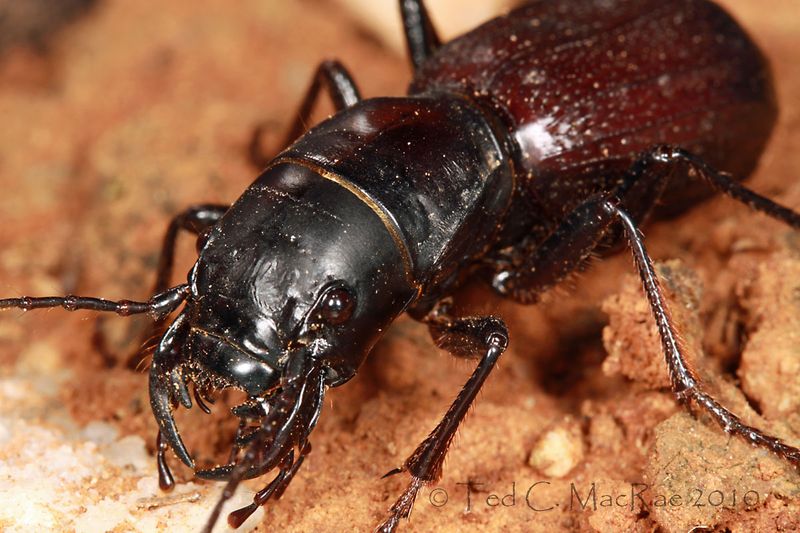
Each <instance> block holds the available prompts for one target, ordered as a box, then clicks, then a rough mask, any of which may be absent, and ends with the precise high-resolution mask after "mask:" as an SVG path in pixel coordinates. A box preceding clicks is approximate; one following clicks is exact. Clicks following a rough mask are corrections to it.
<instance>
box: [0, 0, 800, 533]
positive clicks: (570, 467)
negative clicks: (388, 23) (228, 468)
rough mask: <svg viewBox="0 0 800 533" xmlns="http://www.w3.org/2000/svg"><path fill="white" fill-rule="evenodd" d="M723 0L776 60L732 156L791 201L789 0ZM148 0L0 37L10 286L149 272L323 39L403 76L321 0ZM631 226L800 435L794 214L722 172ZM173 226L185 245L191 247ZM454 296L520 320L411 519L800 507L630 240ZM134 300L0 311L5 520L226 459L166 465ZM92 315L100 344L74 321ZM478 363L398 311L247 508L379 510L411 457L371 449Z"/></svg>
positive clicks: (86, 507)
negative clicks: (675, 204) (752, 202)
mask: <svg viewBox="0 0 800 533" xmlns="http://www.w3.org/2000/svg"><path fill="white" fill-rule="evenodd" d="M722 3H723V4H724V5H725V6H727V7H728V8H729V9H730V10H731V11H732V12H733V13H734V14H735V15H736V16H737V18H738V19H739V20H740V21H742V23H743V25H744V26H745V27H746V28H747V29H748V30H749V31H750V32H751V33H752V35H753V36H754V37H755V38H756V40H757V41H758V42H759V43H760V44H761V45H762V46H763V48H764V50H765V52H766V54H767V56H768V57H770V59H771V60H772V64H773V69H774V73H775V79H776V83H777V89H778V96H779V100H780V102H781V116H780V121H779V124H778V127H777V130H776V132H775V135H774V137H773V139H772V140H771V142H770V145H769V148H768V150H767V152H766V154H765V155H764V158H763V160H762V164H761V166H760V168H759V170H758V172H757V173H756V175H755V176H754V177H753V178H752V179H751V181H750V182H749V183H750V184H751V185H752V186H753V187H754V188H755V189H756V190H758V191H761V192H764V193H766V194H768V195H770V196H771V197H773V198H776V199H779V200H780V201H781V202H783V203H785V204H786V205H789V206H795V207H797V206H800V184H798V183H797V181H796V180H795V179H794V177H795V176H796V175H797V173H798V169H800V156H798V154H800V105H798V102H800V100H798V94H800V71H798V69H797V68H796V66H797V64H800V47H798V42H800V41H799V40H798V39H799V38H798V35H800V17H798V14H797V9H796V5H795V3H794V0H758V1H756V0H726V1H724V2H722ZM154 6H155V4H151V3H148V2H121V1H116V2H115V1H107V2H102V3H100V4H99V5H97V6H95V7H94V8H93V9H92V10H91V11H90V12H89V13H88V14H87V15H86V16H84V17H83V18H82V19H80V20H79V21H77V22H75V23H74V24H72V25H71V26H69V27H68V28H66V29H64V30H62V31H61V32H59V33H58V34H57V35H56V36H55V37H54V38H53V40H51V41H50V42H49V46H48V47H47V48H46V52H43V53H40V52H37V51H35V50H31V49H29V48H26V47H16V48H11V49H9V50H7V51H6V52H5V55H4V56H3V58H2V60H0V116H2V117H3V119H2V123H3V127H2V128H0V190H2V191H3V194H0V214H2V215H1V216H2V224H1V225H0V294H2V295H3V296H5V295H8V296H12V295H21V294H31V295H44V294H62V293H68V292H74V293H81V294H91V295H98V296H104V297H108V298H123V297H127V298H145V297H146V296H147V294H148V288H149V286H150V285H151V283H152V280H153V269H154V266H155V263H156V260H157V252H158V249H159V246H160V241H161V235H162V232H163V229H164V228H165V227H166V223H167V221H168V220H169V218H170V216H171V215H172V214H174V213H176V212H178V211H179V210H180V209H181V208H183V207H184V206H188V205H190V204H192V203H199V202H230V201H232V200H234V199H235V198H236V197H237V196H238V194H239V193H240V192H241V191H242V190H243V189H244V188H245V187H246V185H247V184H248V182H249V181H250V180H251V179H252V178H253V177H254V176H255V175H256V173H257V170H256V169H254V168H252V167H251V166H250V164H249V163H248V161H247V157H246V145H247V141H248V138H249V135H250V132H251V131H252V128H253V127H254V125H255V124H257V123H260V122H266V123H267V124H271V125H274V128H273V127H272V126H270V128H271V129H270V130H269V131H270V132H272V131H273V130H274V131H275V132H278V131H280V126H281V125H283V124H286V122H287V120H288V118H289V116H290V114H291V112H292V110H293V109H294V106H295V105H296V104H297V101H298V98H299V95H300V94H301V93H302V91H303V90H304V88H305V87H306V85H307V83H308V80H309V77H310V74H311V72H312V70H313V68H314V66H315V65H316V64H317V63H318V62H319V61H320V60H321V59H322V58H326V57H330V56H336V57H339V58H341V59H343V60H344V62H345V63H346V64H347V65H349V66H350V67H352V69H353V71H354V72H355V73H356V74H357V78H358V81H359V82H360V85H361V87H362V89H363V92H364V94H365V95H368V96H372V95H396V94H401V93H402V92H403V88H404V84H405V83H406V81H407V80H408V77H409V71H408V67H407V66H406V62H405V59H404V58H403V57H402V56H401V55H400V54H399V53H397V52H395V51H393V49H392V48H391V47H390V46H385V45H384V44H382V41H381V40H380V39H378V38H376V37H375V35H374V34H373V33H371V31H370V29H369V28H370V25H369V24H365V23H364V22H357V20H360V19H358V18H357V17H354V16H352V15H350V14H348V12H347V11H346V10H344V9H342V7H341V5H340V4H338V3H334V2H332V1H326V0H316V1H314V0H303V1H298V2H271V1H268V2H264V1H257V0H249V1H246V2H241V3H239V4H237V8H236V9H231V8H230V7H229V6H226V5H224V3H220V2H212V1H206V0H202V1H196V0H195V1H191V2H189V1H180V2H179V1H173V2H167V3H162V4H159V8H158V10H156V9H155V7H154ZM392 9H393V8H392ZM434 15H435V16H436V15H437V12H436V11H435V10H434ZM438 15H439V17H440V18H441V19H442V20H444V19H447V18H448V17H447V15H444V14H442V13H438ZM325 112H326V110H322V114H324V113H325ZM276 134H277V133H276ZM645 233H646V235H647V244H648V246H649V248H650V251H651V253H652V255H653V256H654V257H655V258H657V259H659V260H661V261H662V262H661V263H660V265H659V271H660V273H661V274H662V276H663V278H664V284H665V286H666V287H667V288H668V291H669V293H670V299H671V301H672V304H673V307H674V308H675V314H676V315H677V316H678V318H679V319H680V320H681V322H682V325H683V326H682V331H683V334H684V337H685V338H686V340H687V344H688V345H689V346H691V347H692V354H693V359H694V363H695V365H696V366H697V367H698V368H699V369H700V371H701V373H702V375H703V376H704V377H705V379H706V382H707V383H708V384H709V387H710V388H712V390H714V391H715V393H716V394H718V395H719V397H720V398H721V399H722V400H723V401H724V403H725V404H726V405H728V406H729V407H730V408H732V409H734V410H735V411H736V412H737V413H739V414H741V415H742V417H743V418H744V419H745V421H747V422H748V423H751V424H753V425H756V426H758V427H761V428H764V429H766V430H768V431H770V432H772V433H774V434H776V435H778V436H781V437H783V438H785V439H786V440H787V441H788V442H790V443H794V444H796V445H800V418H799V417H798V414H797V406H798V404H800V386H799V385H798V384H797V383H798V380H797V376H798V374H800V349H798V348H797V346H798V343H797V341H798V333H797V332H798V327H797V326H798V323H800V299H798V298H800V296H799V295H800V281H798V280H800V236H798V234H797V232H792V231H790V230H788V229H787V228H785V227H784V226H782V225H780V224H778V223H775V222H773V221H770V220H767V219H766V218H765V217H763V216H760V215H756V214H752V213H749V212H748V211H747V210H746V209H744V208H742V207H740V206H737V205H736V204H735V203H733V202H731V201H729V200H726V199H722V198H717V199H714V200H712V201H710V202H708V203H706V204H704V205H703V206H702V207H701V208H699V209H696V210H694V211H692V212H690V213H688V214H686V215H684V216H683V217H681V218H679V219H676V220H673V221H670V222H665V223H657V224H653V225H651V226H650V227H648V228H647V230H646V232H645ZM190 241H191V239H188V238H187V239H185V240H184V241H182V242H181V251H180V261H179V267H178V269H177V270H178V272H181V273H182V272H185V271H186V270H187V268H188V266H189V265H190V264H191V262H192V259H193V255H192V254H193V243H192V242H190ZM182 275H183V274H181V276H182ZM176 281H177V278H176ZM462 298H463V300H464V301H465V302H467V303H469V302H472V306H473V307H472V309H473V310H474V312H475V313H485V312H491V313H496V314H499V315H500V316H502V317H503V318H504V319H505V320H506V321H507V323H508V324H509V327H510V331H511V336H512V342H511V346H510V348H509V350H508V352H507V353H506V355H504V357H503V359H502V361H501V363H500V365H499V368H497V370H496V371H495V373H494V374H493V376H492V377H491V378H490V380H489V383H488V384H487V386H486V387H485V390H484V391H483V393H482V395H481V398H480V401H479V403H478V405H477V407H476V408H475V409H474V411H473V412H472V414H471V415H470V417H469V418H468V421H467V423H466V424H465V425H464V427H463V428H462V430H461V431H460V433H459V435H458V438H457V439H456V443H455V446H454V447H453V448H452V451H451V453H450V455H449V456H448V461H447V464H446V467H445V472H444V476H443V478H442V480H441V481H440V482H439V483H438V484H437V485H435V486H433V487H430V488H429V489H426V490H425V491H424V492H423V493H422V494H421V496H420V498H419V501H418V503H417V506H416V507H415V510H414V513H413V517H412V521H411V524H410V526H411V527H408V528H406V529H409V530H415V531H416V530H420V531H569V530H579V531H609V532H611V531H623V530H631V531H656V530H663V531H669V532H673V531H674V532H679V531H688V530H691V529H692V528H698V527H702V528H705V529H706V530H717V531H723V530H728V531H758V530H762V531H770V530H793V529H797V528H798V527H800V523H798V518H797V516H800V476H799V475H798V473H797V471H796V469H794V468H792V467H791V466H790V465H788V464H786V463H785V462H783V461H781V460H779V459H776V458H775V457H773V456H771V455H770V454H768V453H766V452H764V451H762V450H758V449H753V448H750V447H749V446H748V445H746V444H745V443H744V442H743V441H741V440H740V439H737V438H729V437H728V436H726V435H725V433H723V432H722V431H721V430H720V429H719V428H718V427H717V426H715V425H713V424H712V423H710V422H709V421H708V420H706V419H705V418H704V417H702V416H700V417H698V418H693V417H692V416H690V415H689V414H687V413H686V412H685V411H684V410H683V409H681V407H680V406H678V405H677V403H676V402H675V400H674V399H673V396H672V395H671V393H670V392H669V390H668V386H667V384H668V383H667V380H666V372H665V370H664V366H663V357H662V356H661V354H660V349H659V347H658V342H657V338H656V337H655V332H654V326H653V324H652V321H651V319H650V318H649V314H648V311H647V307H646V303H645V301H644V299H643V298H642V296H641V292H640V289H639V285H638V280H637V279H636V278H635V277H634V276H633V270H632V267H631V261H630V259H629V257H628V256H627V255H626V254H619V255H617V256H614V257H610V258H607V259H605V260H603V261H601V262H598V264H596V265H595V266H594V267H593V268H592V269H591V270H590V271H589V272H588V273H587V274H586V275H584V276H582V277H581V278H580V279H578V280H577V282H576V284H575V287H574V288H572V289H571V290H569V291H557V292H555V293H554V294H552V295H551V296H550V297H549V298H548V299H547V301H546V302H545V303H544V304H542V305H539V306H536V307H522V306H517V305H513V304H511V303H508V302H505V301H502V300H500V299H499V298H497V297H495V296H493V295H492V294H490V293H489V292H488V291H487V290H486V289H484V288H482V287H469V288H468V289H467V290H465V291H464V294H463V295H462ZM145 326H146V321H140V320H130V321H125V320H123V319H117V318H113V317H112V318H109V319H105V320H102V321H100V322H98V321H97V320H96V317H94V316H91V315H89V314H86V313H75V314H68V313H65V312H62V311H59V310H52V311H47V312H37V313H17V312H9V313H4V314H3V315H2V316H0V499H2V500H3V501H5V502H10V503H8V504H6V505H5V506H4V507H3V508H0V529H3V530H11V531H14V530H19V531H23V530H30V529H36V528H39V529H41V528H46V529H57V530H67V531H70V530H77V531H106V530H114V531H136V530H141V531H153V530H167V529H168V530H170V531H180V530H186V531H193V530H197V529H198V528H199V526H200V524H202V522H203V519H204V517H205V516H206V513H207V512H208V511H209V510H210V508H211V506H212V505H213V502H214V498H215V497H216V494H217V492H218V491H219V488H220V487H219V485H217V484H211V483H203V482H194V483H187V484H181V485H180V486H178V487H177V488H176V491H175V492H174V493H173V494H171V495H165V494H162V493H160V492H159V491H158V489H157V487H156V483H155V470H154V467H153V462H154V461H153V460H152V457H151V456H150V455H149V453H148V452H152V449H153V445H154V442H153V440H154V435H155V423H154V422H153V420H152V415H151V414H150V411H149V407H148V400H147V396H146V388H147V387H146V374H145V373H143V372H132V371H130V370H127V369H125V368H124V365H122V364H120V363H119V361H120V360H121V359H124V355H125V354H127V353H129V352H130V351H131V350H133V349H134V348H135V345H136V339H137V338H138V336H139V335H141V332H142V331H143V329H144V327H145ZM98 329H99V330H101V331H102V332H103V333H104V335H105V336H106V337H107V338H108V352H109V353H105V354H104V353H100V352H98V350H97V349H96V348H95V347H93V345H92V342H91V339H92V337H93V333H94V332H95V331H96V330H98ZM471 370H472V366H471V364H470V363H467V362H463V361H455V360H453V359H452V358H451V357H449V356H447V355H446V354H444V353H442V352H440V351H438V350H437V349H436V348H435V347H434V346H433V344H432V343H431V341H430V340H429V338H428V335H427V330H426V328H424V327H422V326H420V325H419V324H417V323H415V322H413V321H412V320H410V319H407V318H402V319H401V320H399V321H398V322H397V323H396V324H395V325H394V326H393V327H392V329H391V330H390V331H389V332H388V333H387V335H386V337H385V339H384V341H383V342H381V344H380V345H379V346H378V347H376V349H375V351H374V353H373V354H372V356H371V357H370V359H369V361H368V362H367V363H366V364H365V366H364V368H363V369H362V371H361V373H360V375H359V376H358V378H357V379H355V380H354V381H353V382H351V383H349V384H348V385H346V386H345V387H342V388H340V389H337V390H334V391H332V392H331V393H330V394H329V396H328V398H329V402H328V405H326V408H325V410H324V412H323V414H322V417H321V420H320V423H319V426H318V428H317V429H316V430H315V432H314V434H313V436H312V442H313V445H314V452H313V454H312V455H310V456H309V458H308V459H307V461H306V463H305V465H304V466H303V468H302V470H301V471H300V473H299V474H298V476H297V478H296V479H295V481H294V482H293V483H292V485H291V486H290V488H289V489H288V490H287V492H286V493H285V495H284V497H283V498H282V499H281V500H280V501H279V502H272V503H271V504H270V505H268V506H267V508H266V509H265V512H264V514H263V515H261V514H260V515H258V516H257V517H256V520H255V521H254V522H253V524H252V527H258V528H259V529H260V530H263V531H267V530H270V531H272V530H286V531H324V530H359V531H363V530H368V529H370V528H371V527H373V526H374V525H375V524H377V523H378V522H379V521H380V520H381V519H382V517H383V516H384V513H385V511H386V509H387V508H388V507H389V505H391V503H392V502H393V501H394V499H395V498H396V497H397V495H399V493H400V492H401V491H402V489H403V487H404V485H405V483H406V482H407V479H405V478H403V477H402V476H395V477H393V478H389V479H381V475H383V474H384V473H385V472H386V471H388V470H390V469H391V468H393V467H395V466H397V465H399V464H400V463H401V462H402V461H403V459H404V458H405V457H406V456H407V455H408V454H409V453H410V452H411V451H413V449H414V448H415V447H416V445H417V444H418V443H419V441H420V440H421V439H423V438H424V437H425V436H426V435H427V433H428V431H429V430H430V429H431V428H433V426H434V425H435V424H436V422H437V421H438V419H439V417H440V416H441V414H442V413H443V411H444V410H445V409H446V407H447V405H448V404H449V402H450V400H451V399H452V397H453V396H454V395H455V394H456V392H457V390H458V389H459V387H460V386H461V384H463V382H464V381H465V380H466V378H467V376H468V375H469V373H470V372H471ZM195 411H196V410H195ZM212 420H213V421H214V422H213V424H209V422H208V419H207V418H205V417H203V416H201V415H200V414H198V413H196V412H193V413H185V414H184V413H182V414H181V417H180V419H179V424H180V426H181V427H182V428H183V431H182V433H183V434H184V435H185V436H186V439H187V441H188V443H189V446H190V448H191V449H192V451H193V453H194V454H195V455H196V456H197V457H198V458H199V459H200V461H201V462H206V463H211V462H213V461H214V460H215V459H217V460H219V459H220V458H221V457H224V453H225V450H226V446H227V444H226V443H227V439H229V438H230V435H231V433H230V431H231V429H232V426H231V422H232V421H231V420H230V419H229V417H226V416H225V413H224V408H220V409H217V414H216V416H215V418H213V419H212ZM172 464H174V465H175V468H176V472H177V474H178V477H179V478H180V479H181V480H182V481H186V482H189V481H190V480H191V479H192V475H191V472H190V471H188V470H181V469H180V467H179V466H178V464H177V461H172ZM258 488H259V485H258V483H253V484H252V485H251V489H258ZM241 497H242V498H243V499H246V498H247V494H246V493H244V492H243V493H242V495H241ZM260 520H263V524H262V525H260V526H258V525H257V523H258V521H260ZM695 530H696V529H695Z"/></svg>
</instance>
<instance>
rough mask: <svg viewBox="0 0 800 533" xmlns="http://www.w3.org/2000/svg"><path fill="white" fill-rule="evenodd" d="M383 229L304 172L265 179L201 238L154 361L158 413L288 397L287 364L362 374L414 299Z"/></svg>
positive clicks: (339, 376) (356, 203)
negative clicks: (235, 392) (197, 393)
mask: <svg viewBox="0 0 800 533" xmlns="http://www.w3.org/2000/svg"><path fill="white" fill-rule="evenodd" d="M385 224H386V223H385V220H384V219H383V218H381V216H380V215H379V214H378V213H376V212H375V210H374V209H373V208H372V207H370V205H369V204H367V203H366V202H364V200H363V199H362V198H360V197H359V196H358V195H357V194H355V193H354V192H353V191H351V190H348V189H347V188H346V187H345V186H343V185H342V184H340V183H337V182H335V181H334V180H331V179H330V178H327V177H324V176H322V175H321V174H320V173H317V172H315V171H312V170H310V169H309V168H306V167H305V166H301V165H296V164H281V165H277V166H276V167H273V168H272V169H270V170H268V171H267V172H265V173H264V174H263V175H262V176H261V177H260V178H259V179H258V180H257V181H256V182H255V183H253V185H251V186H250V187H249V188H248V190H247V191H246V192H245V193H244V194H243V195H242V197H241V198H240V199H239V200H238V201H237V202H236V203H235V204H234V205H233V206H231V208H230V209H229V210H228V212H227V213H226V214H225V216H224V217H223V218H222V219H221V220H220V221H219V222H218V223H217V224H216V225H215V226H214V227H213V229H212V230H211V231H210V232H208V233H207V234H205V235H203V237H202V249H201V250H200V257H199V259H198V261H197V263H196V264H195V266H194V267H193V269H192V271H191V273H190V275H189V287H190V291H191V292H190V295H189V297H188V299H187V301H186V305H185V308H184V309H183V311H182V312H181V314H180V315H179V317H178V319H176V321H175V322H174V323H173V324H172V326H171V328H170V329H169V331H168V332H167V334H166V335H165V336H164V337H163V338H162V341H161V344H160V345H159V348H158V349H157V351H156V354H155V356H154V363H153V369H152V370H151V393H152V395H153V397H152V398H151V401H152V403H153V409H154V411H155V413H156V417H157V418H158V419H159V423H160V425H161V429H162V433H163V434H164V435H165V436H166V437H167V441H168V442H169V443H170V444H172V445H173V449H175V451H176V453H178V455H179V456H181V458H182V459H183V460H184V462H186V463H187V464H191V459H190V458H189V457H188V453H185V449H183V448H182V444H181V443H180V439H179V438H178V437H177V432H176V431H175V428H174V422H173V421H172V420H171V418H172V417H171V407H170V406H171V404H174V403H181V404H183V405H185V406H187V407H189V406H191V400H190V399H189V396H188V393H187V392H186V391H185V389H186V382H187V381H191V382H193V383H194V384H195V387H196V389H198V390H207V389H212V388H216V389H221V388H226V387H235V388H238V389H241V390H243V391H244V392H245V393H246V394H247V395H248V397H249V398H250V399H251V400H258V399H270V398H272V396H273V395H274V394H277V393H280V391H281V390H286V388H287V387H285V386H283V385H282V383H283V382H282V379H283V378H285V376H286V375H287V370H286V368H287V367H288V366H290V365H291V364H293V363H292V359H293V358H298V357H302V358H308V359H310V360H311V361H313V364H312V366H315V367H317V368H318V370H319V371H318V373H317V374H314V375H319V376H320V379H322V380H323V382H324V385H326V386H336V385H339V384H341V383H344V382H345V381H347V380H348V379H350V378H351V377H352V376H353V375H354V374H355V373H356V371H357V369H358V367H359V366H360V364H361V362H362V361H363V359H364V357H365V356H366V354H367V353H368V352H369V350H370V349H371V347H372V345H373V344H374V343H375V342H376V341H377V339H378V338H379V337H380V335H381V333H382V332H383V330H384V329H385V328H386V326H388V324H389V323H391V321H392V320H394V318H396V316H397V315H398V314H400V313H401V312H402V311H403V309H404V308H405V307H406V305H407V304H408V303H409V301H410V300H411V299H412V298H413V296H414V295H415V291H414V289H413V288H412V287H411V284H410V283H409V281H408V273H407V271H406V268H404V262H403V257H402V255H401V250H400V249H399V248H398V244H397V242H396V241H395V239H393V237H392V234H391V233H390V232H389V231H388V230H387V227H386V225H385Z"/></svg>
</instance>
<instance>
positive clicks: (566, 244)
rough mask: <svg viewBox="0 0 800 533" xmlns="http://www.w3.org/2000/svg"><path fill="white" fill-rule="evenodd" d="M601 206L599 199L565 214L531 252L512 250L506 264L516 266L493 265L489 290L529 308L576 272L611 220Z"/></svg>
mask: <svg viewBox="0 0 800 533" xmlns="http://www.w3.org/2000/svg"><path fill="white" fill-rule="evenodd" d="M603 202H604V200H603V199H602V196H600V195H598V196H595V197H593V198H590V199H589V200H587V201H586V202H584V203H583V204H581V205H579V206H578V207H577V208H575V210H573V211H572V212H571V213H570V214H568V215H567V217H566V218H565V219H564V220H563V221H562V222H561V224H560V225H559V226H558V227H557V228H556V229H555V230H554V231H553V232H552V233H551V234H550V235H549V236H548V237H547V239H545V240H544V242H542V243H537V244H536V245H535V247H533V248H532V249H528V248H527V247H521V248H520V249H517V250H513V251H512V252H511V255H510V256H509V258H508V262H509V263H511V262H514V263H519V264H503V263H502V262H500V263H499V264H496V265H495V267H496V272H495V274H494V277H493V278H492V287H493V288H494V289H495V290H496V291H497V292H498V293H500V294H501V295H503V296H507V297H509V298H513V299H514V300H516V301H518V302H520V303H524V304H530V303H534V302H535V301H537V299H538V297H539V295H540V294H542V293H543V292H545V291H546V290H548V289H549V288H551V287H553V286H554V285H556V284H558V283H559V282H561V281H562V280H563V279H564V278H566V277H567V276H568V275H570V274H571V273H572V272H575V271H576V270H578V269H579V268H580V266H581V265H582V264H583V263H584V262H585V261H586V260H587V259H588V258H589V257H590V256H591V254H592V252H593V251H594V250H595V248H597V246H598V244H599V243H600V242H601V241H602V240H603V238H604V237H605V236H606V233H607V230H608V228H609V226H610V225H611V222H613V220H614V216H613V215H611V214H609V213H608V212H606V211H605V210H604V209H603ZM517 259H519V260H518V261H517Z"/></svg>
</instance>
